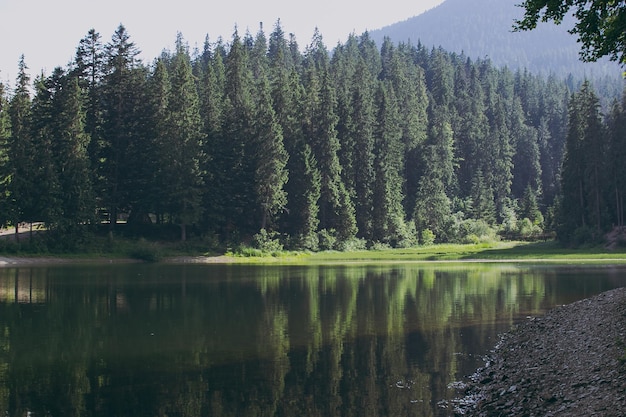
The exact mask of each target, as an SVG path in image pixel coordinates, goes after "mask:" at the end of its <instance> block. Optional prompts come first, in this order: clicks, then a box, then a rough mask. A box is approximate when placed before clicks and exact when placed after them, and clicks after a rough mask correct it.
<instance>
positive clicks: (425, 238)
mask: <svg viewBox="0 0 626 417" xmlns="http://www.w3.org/2000/svg"><path fill="white" fill-rule="evenodd" d="M420 243H421V244H422V246H430V245H432V244H433V243H435V234H434V233H433V232H432V230H430V229H424V230H422V233H421V234H420Z"/></svg>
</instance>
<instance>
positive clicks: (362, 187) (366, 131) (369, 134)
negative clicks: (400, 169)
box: [344, 58, 375, 240]
mask: <svg viewBox="0 0 626 417" xmlns="http://www.w3.org/2000/svg"><path fill="white" fill-rule="evenodd" d="M350 85H351V87H350V99H351V100H350V125H349V127H348V135H349V136H350V137H351V138H352V141H353V142H354V143H353V144H350V143H346V144H345V145H344V148H345V147H351V148H352V149H353V169H352V172H348V174H352V175H353V177H352V178H347V176H345V177H346V183H347V184H351V185H352V186H353V190H354V191H353V192H354V198H353V201H354V207H355V214H356V222H357V228H358V230H359V235H360V236H361V237H363V238H365V239H368V240H371V239H372V237H373V236H372V233H373V230H372V228H373V223H372V221H373V218H372V216H373V208H374V207H373V201H372V189H373V188H374V179H375V174H374V152H373V151H374V135H373V129H374V116H375V114H374V103H373V101H374V95H373V87H374V85H375V80H374V79H372V76H371V74H370V73H368V70H367V67H366V63H365V61H364V60H363V59H362V58H359V59H358V61H357V65H356V69H355V72H354V75H353V77H352V80H351V83H350Z"/></svg>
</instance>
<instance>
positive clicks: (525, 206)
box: [0, 22, 626, 250]
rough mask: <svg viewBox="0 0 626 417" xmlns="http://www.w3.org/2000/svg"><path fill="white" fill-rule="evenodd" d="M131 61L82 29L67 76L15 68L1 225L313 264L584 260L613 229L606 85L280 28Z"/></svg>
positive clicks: (2, 107)
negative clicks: (473, 248) (433, 246)
mask: <svg viewBox="0 0 626 417" xmlns="http://www.w3.org/2000/svg"><path fill="white" fill-rule="evenodd" d="M138 54H139V49H138V47H137V46H136V45H135V44H134V43H133V42H132V40H131V38H130V36H129V33H128V31H127V30H126V29H125V27H124V26H122V25H120V26H119V28H118V29H117V30H116V31H115V33H114V34H113V36H112V38H111V40H110V41H108V42H105V41H103V39H102V37H101V36H100V34H99V33H97V32H96V31H95V30H91V31H90V32H89V33H88V34H87V35H86V36H85V37H84V38H83V39H82V40H80V42H79V44H78V47H77V49H76V56H75V59H74V60H73V62H72V63H70V64H68V65H67V67H66V68H61V67H59V68H57V69H55V70H54V71H53V73H52V74H51V75H45V74H42V75H38V76H36V77H35V78H34V79H33V80H31V78H30V76H29V73H28V68H27V64H26V62H25V59H24V58H22V59H21V60H20V62H19V67H18V68H19V71H18V76H17V80H16V84H15V86H13V87H12V88H11V87H10V86H7V85H2V84H0V141H1V143H2V148H1V149H2V153H1V154H0V172H1V177H0V184H1V187H2V190H1V192H2V200H1V201H0V219H1V221H2V223H3V224H4V225H6V226H16V225H19V224H23V223H32V222H42V223H44V224H45V225H46V227H47V229H48V233H47V234H46V235H47V239H49V240H50V242H49V244H50V245H57V246H63V247H65V248H70V249H71V248H72V247H77V245H78V246H79V245H80V244H81V242H83V241H84V240H85V239H88V236H89V234H90V233H91V232H93V231H96V230H102V229H106V231H107V232H108V233H109V235H110V236H111V237H114V236H116V234H118V233H122V230H123V231H124V233H129V232H132V233H134V235H135V236H150V235H153V234H154V233H156V232H155V231H165V230H169V231H170V232H171V231H172V230H175V231H176V239H180V240H186V239H191V238H193V239H198V240H202V241H204V242H206V243H207V244H210V245H214V246H215V247H224V246H226V245H231V244H238V243H241V242H244V243H246V242H247V243H251V242H252V243H254V244H256V245H257V246H260V247H275V248H281V247H285V248H290V249H306V250H322V249H350V248H361V247H408V246H413V245H417V244H429V243H433V242H472V241H480V240H483V239H494V238H496V237H497V236H501V237H504V238H532V237H545V236H549V235H551V234H553V233H555V234H556V236H558V238H559V239H561V240H562V241H563V242H565V243H568V244H579V243H582V242H587V241H592V240H595V239H598V238H600V237H601V236H602V234H603V233H604V232H606V231H607V230H609V229H611V228H612V227H613V226H616V225H623V220H624V206H623V199H624V192H626V172H625V171H626V164H624V163H623V161H624V160H625V156H626V155H625V153H626V143H624V142H625V141H626V108H625V106H624V104H626V103H621V102H619V101H617V100H613V101H612V102H611V101H610V100H608V101H607V100H606V98H607V94H604V92H606V91H611V88H614V86H606V85H594V83H592V82H589V81H584V82H582V83H577V82H575V81H574V80H573V79H572V78H571V77H570V79H567V80H562V79H559V78H557V77H556V76H549V77H547V78H546V77H542V76H535V75H533V74H531V73H529V72H527V71H516V72H512V71H510V70H508V69H506V68H496V67H494V66H493V65H492V64H491V63H490V61H488V60H472V59H469V58H467V57H465V56H464V55H459V54H454V53H449V52H446V51H444V50H442V49H427V48H425V47H423V46H421V45H419V44H418V45H417V46H415V45H411V44H402V43H401V44H393V43H392V42H391V41H390V40H389V39H386V40H385V41H384V42H383V44H382V46H381V47H380V48H378V47H377V46H376V43H375V42H374V41H373V40H372V39H371V38H370V37H369V35H368V33H364V34H362V35H361V36H356V35H352V36H350V37H349V39H348V40H347V41H346V42H345V43H344V44H338V45H337V46H336V47H335V48H334V49H333V50H332V51H329V50H328V49H327V47H326V46H325V45H324V42H323V39H322V36H321V34H319V33H318V32H316V33H315V35H314V36H313V39H312V41H311V43H310V44H309V45H308V46H306V47H305V48H303V49H301V48H300V46H299V45H298V44H297V42H296V40H295V37H294V35H286V34H285V33H284V32H283V30H282V28H281V26H280V22H277V23H276V24H275V26H274V27H273V30H272V32H271V33H270V34H269V36H266V34H265V32H264V30H263V27H262V26H261V28H260V29H259V31H258V33H257V34H256V35H251V34H249V33H247V34H246V35H244V36H243V37H242V36H240V35H239V33H238V32H237V31H235V33H234V34H233V36H232V39H231V40H230V41H229V42H224V41H222V40H218V41H217V42H213V43H212V42H210V41H209V39H208V38H207V40H206V41H205V43H204V45H203V48H202V49H201V50H199V49H196V50H193V51H190V48H189V47H188V45H187V44H186V42H185V41H184V39H183V37H182V35H179V36H178V38H177V39H176V43H175V50H174V51H164V52H163V53H162V55H161V56H160V57H158V58H157V59H155V60H154V61H153V62H152V63H151V64H150V65H147V64H145V63H143V62H141V61H139V60H138V58H137V56H138ZM619 89H621V85H620V86H619ZM596 91H601V92H602V94H600V95H598V93H596ZM620 94H621V91H620ZM609 99H610V97H609ZM601 104H602V105H601Z"/></svg>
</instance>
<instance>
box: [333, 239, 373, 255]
mask: <svg viewBox="0 0 626 417" xmlns="http://www.w3.org/2000/svg"><path fill="white" fill-rule="evenodd" d="M337 249H339V250H340V251H342V252H354V251H359V250H365V249H367V241H366V240H365V239H359V238H357V237H352V238H350V239H347V240H344V241H341V242H339V243H338V245H337Z"/></svg>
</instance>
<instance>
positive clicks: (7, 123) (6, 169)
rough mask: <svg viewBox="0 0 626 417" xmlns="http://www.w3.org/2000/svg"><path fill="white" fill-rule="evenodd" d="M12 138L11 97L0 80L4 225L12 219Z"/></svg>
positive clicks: (0, 215)
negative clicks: (10, 151) (9, 156)
mask: <svg viewBox="0 0 626 417" xmlns="http://www.w3.org/2000/svg"><path fill="white" fill-rule="evenodd" d="M10 138H11V118H10V117H9V99H8V96H7V91H6V87H5V85H4V83H2V82H0V225H1V226H3V227H4V226H6V225H7V223H8V222H9V221H10V220H11V219H10V212H9V204H8V203H9V197H10V196H9V188H8V186H9V183H10V180H11V177H10V166H9V159H8V149H9V140H10Z"/></svg>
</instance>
